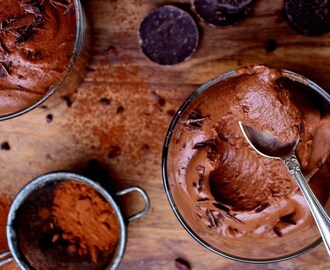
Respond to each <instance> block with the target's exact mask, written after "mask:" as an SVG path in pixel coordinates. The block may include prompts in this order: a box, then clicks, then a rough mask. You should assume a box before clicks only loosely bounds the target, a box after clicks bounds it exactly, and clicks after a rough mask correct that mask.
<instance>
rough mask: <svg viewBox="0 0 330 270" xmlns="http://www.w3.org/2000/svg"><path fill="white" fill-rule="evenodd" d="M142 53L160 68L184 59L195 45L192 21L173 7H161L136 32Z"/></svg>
mask: <svg viewBox="0 0 330 270" xmlns="http://www.w3.org/2000/svg"><path fill="white" fill-rule="evenodd" d="M139 38H140V40H139V41H140V47H141V49H142V52H143V53H144V54H145V55H146V56H147V57H148V58H149V59H150V60H151V61H153V62H156V63H158V64H160V65H174V64H178V63H181V62H183V61H185V60H187V59H188V58H189V57H190V56H191V55H192V54H193V53H194V52H195V50H196V48H197V45H198V29H197V25H196V23H195V21H194V20H193V19H192V17H191V16H190V15H189V14H188V13H187V12H185V11H183V10H181V9H179V8H177V7H175V6H170V5H166V6H162V7H160V8H157V9H155V10H153V11H152V12H151V13H150V14H149V15H148V16H146V17H145V18H144V20H143V21H142V23H141V25H140V29H139Z"/></svg>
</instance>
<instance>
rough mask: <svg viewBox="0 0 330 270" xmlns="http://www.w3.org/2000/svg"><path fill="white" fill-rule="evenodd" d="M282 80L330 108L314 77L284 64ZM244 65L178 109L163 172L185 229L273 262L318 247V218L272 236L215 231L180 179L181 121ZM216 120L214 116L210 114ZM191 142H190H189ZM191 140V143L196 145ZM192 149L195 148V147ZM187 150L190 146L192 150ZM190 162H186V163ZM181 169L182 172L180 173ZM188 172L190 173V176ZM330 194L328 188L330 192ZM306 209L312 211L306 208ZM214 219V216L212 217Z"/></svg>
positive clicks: (232, 253) (251, 258)
mask: <svg viewBox="0 0 330 270" xmlns="http://www.w3.org/2000/svg"><path fill="white" fill-rule="evenodd" d="M281 72H282V77H281V78H280V80H281V83H282V84H284V85H285V86H286V88H289V89H294V92H295V95H296V96H297V97H299V96H302V97H304V98H306V99H308V100H313V101H315V103H316V104H318V109H320V110H321V111H323V112H324V111H326V112H327V113H328V112H329V111H330V95H329V94H328V93H327V92H326V91H325V90H323V89H322V88H321V87H320V86H318V85H317V84H315V83H314V82H312V81H310V80H309V79H307V78H305V77H303V76H301V75H299V74H296V73H294V72H291V71H288V70H281ZM245 74H246V73H245V71H244V68H243V69H242V68H241V69H238V70H232V71H229V72H226V73H224V74H221V75H219V76H217V77H216V78H214V79H212V80H210V81H208V82H207V83H205V84H203V85H202V86H201V87H200V88H198V89H197V90H196V91H195V92H193V93H192V94H191V95H190V96H189V97H188V98H187V99H186V100H185V101H184V103H183V104H182V105H181V107H180V108H179V109H178V111H177V112H176V114H175V116H174V118H173V120H172V122H171V124H170V127H169V129H168V132H167V135H166V138H165V142H164V147H163V156H162V176H163V183H164V188H165V192H166V195H167V198H168V200H169V203H170V205H171V208H172V210H173V211H174V213H175V215H176V217H177V218H178V220H179V222H180V223H181V225H182V226H183V227H184V228H185V230H186V231H187V232H188V233H189V234H190V235H191V236H192V237H193V238H194V239H195V240H196V241H197V242H198V243H200V244H201V245H202V246H204V247H206V248H207V249H208V250H210V251H212V252H214V253H216V254H218V255H222V256H224V257H226V258H229V259H233V260H236V261H240V262H247V263H270V262H279V261H282V260H286V259H290V258H294V257H296V256H298V255H301V254H303V253H305V252H308V251H309V250H311V249H313V248H314V247H316V246H317V245H318V244H319V243H321V237H320V234H319V231H318V229H317V226H316V224H315V222H314V221H313V219H311V220H310V225H308V226H306V227H305V228H303V229H301V230H298V231H295V232H291V233H290V234H287V235H283V237H273V238H256V239H254V238H242V237H228V236H224V235H222V234H221V233H214V230H212V229H210V228H209V227H210V225H208V226H207V224H202V223H201V222H200V220H201V217H200V216H198V215H199V214H198V213H197V212H198V211H197V210H196V209H197V208H196V207H197V206H196V204H197V203H196V201H195V200H193V199H192V198H191V196H190V195H189V192H188V191H187V190H188V189H189V187H187V185H186V183H184V182H183V181H182V180H180V177H181V176H178V175H180V171H179V170H178V167H179V168H181V164H178V163H179V162H174V158H173V157H174V145H175V144H176V143H177V142H178V138H179V137H180V136H181V132H182V128H183V127H182V121H187V118H188V116H189V115H191V113H192V112H193V111H194V109H196V108H197V106H198V105H199V104H201V102H207V97H210V95H221V91H222V89H224V88H226V87H228V86H230V85H232V84H235V83H236V82H237V81H238V80H239V78H240V76H242V75H245ZM211 121H212V120H211ZM190 143H191V142H190ZM188 144H189V143H187V147H191V145H190V144H189V145H188ZM189 149H191V150H189V151H194V150H193V149H192V147H191V148H189ZM187 151H188V150H187ZM184 165H185V164H182V166H184ZM181 174H182V173H181ZM185 177H186V176H185ZM328 195H329V194H328ZM324 204H325V209H326V211H327V212H330V200H328V201H327V202H324ZM306 211H309V210H307V209H306ZM211 219H213V221H212V220H211V221H210V223H211V225H212V222H216V221H214V219H216V218H215V217H213V218H211Z"/></svg>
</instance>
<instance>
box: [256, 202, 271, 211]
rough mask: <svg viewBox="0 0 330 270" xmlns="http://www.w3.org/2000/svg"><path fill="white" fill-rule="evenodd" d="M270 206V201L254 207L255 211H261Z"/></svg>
mask: <svg viewBox="0 0 330 270" xmlns="http://www.w3.org/2000/svg"><path fill="white" fill-rule="evenodd" d="M269 206H270V203H269V202H266V203H264V204H261V205H259V206H258V207H257V208H256V209H254V212H256V213H260V212H262V211H264V210H265V209H266V208H267V207H269Z"/></svg>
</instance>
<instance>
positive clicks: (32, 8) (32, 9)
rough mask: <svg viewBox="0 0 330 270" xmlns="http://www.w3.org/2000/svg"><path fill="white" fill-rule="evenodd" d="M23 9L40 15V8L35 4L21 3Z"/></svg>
mask: <svg viewBox="0 0 330 270" xmlns="http://www.w3.org/2000/svg"><path fill="white" fill-rule="evenodd" d="M23 9H24V11H25V12H27V13H31V14H35V15H41V12H40V9H39V8H38V7H36V6H33V5H31V4H23Z"/></svg>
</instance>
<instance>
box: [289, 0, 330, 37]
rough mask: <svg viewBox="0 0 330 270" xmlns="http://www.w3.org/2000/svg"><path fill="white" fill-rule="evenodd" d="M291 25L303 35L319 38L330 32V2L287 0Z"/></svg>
mask: <svg viewBox="0 0 330 270" xmlns="http://www.w3.org/2000/svg"><path fill="white" fill-rule="evenodd" d="M284 10H285V14H286V18H287V20H288V22H289V25H290V26H291V27H292V28H293V29H294V30H295V31H296V32H298V33H300V34H303V35H310V36H318V35H322V34H325V33H327V32H330V1H329V0H308V1H306V0H285V1H284Z"/></svg>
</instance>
